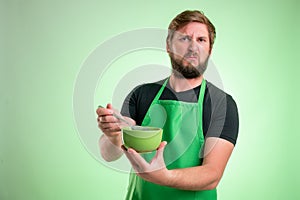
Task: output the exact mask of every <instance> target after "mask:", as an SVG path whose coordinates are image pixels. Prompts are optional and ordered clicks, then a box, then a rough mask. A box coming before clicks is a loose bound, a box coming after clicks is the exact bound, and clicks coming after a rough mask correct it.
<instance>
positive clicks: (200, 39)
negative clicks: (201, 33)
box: [198, 37, 207, 42]
mask: <svg viewBox="0 0 300 200" xmlns="http://www.w3.org/2000/svg"><path fill="white" fill-rule="evenodd" d="M198 41H199V42H206V41H207V39H206V38H202V37H201V38H199V39H198Z"/></svg>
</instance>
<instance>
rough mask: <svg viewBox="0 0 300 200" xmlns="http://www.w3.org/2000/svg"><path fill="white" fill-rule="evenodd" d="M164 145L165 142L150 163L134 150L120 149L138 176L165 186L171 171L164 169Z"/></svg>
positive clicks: (165, 143)
mask: <svg viewBox="0 0 300 200" xmlns="http://www.w3.org/2000/svg"><path fill="white" fill-rule="evenodd" d="M166 145H167V142H165V141H164V142H161V143H160V145H159V147H158V149H157V152H156V154H155V156H154V158H153V159H152V160H151V161H150V163H148V162H147V161H146V160H145V159H144V158H143V157H142V156H141V155H140V154H139V153H137V152H136V151H135V150H134V149H132V148H129V149H127V150H126V149H125V147H124V146H123V147H122V148H123V150H124V153H125V155H126V156H127V158H128V160H129V161H130V163H131V165H132V167H133V169H134V170H135V172H136V174H137V175H138V176H140V177H141V178H143V179H145V180H146V181H149V182H152V183H156V184H159V185H166V184H167V182H168V181H169V180H170V176H171V171H169V170H168V169H167V168H166V165H165V161H164V157H163V154H164V148H165V146H166Z"/></svg>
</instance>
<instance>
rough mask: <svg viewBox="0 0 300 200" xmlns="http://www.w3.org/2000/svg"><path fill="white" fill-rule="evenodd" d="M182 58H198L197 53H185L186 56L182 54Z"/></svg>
mask: <svg viewBox="0 0 300 200" xmlns="http://www.w3.org/2000/svg"><path fill="white" fill-rule="evenodd" d="M183 57H185V58H187V57H198V58H199V53H197V52H187V53H186V54H184V56H183Z"/></svg>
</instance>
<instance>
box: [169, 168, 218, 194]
mask: <svg viewBox="0 0 300 200" xmlns="http://www.w3.org/2000/svg"><path fill="white" fill-rule="evenodd" d="M169 176H170V178H169V179H167V180H168V181H167V182H166V183H165V185H166V186H169V187H173V188H177V189H181V190H194V191H196V190H211V189H214V188H216V186H217V185H218V183H219V181H220V179H221V176H222V174H220V173H218V172H217V170H216V169H214V168H212V167H209V166H197V167H191V168H182V169H173V170H169Z"/></svg>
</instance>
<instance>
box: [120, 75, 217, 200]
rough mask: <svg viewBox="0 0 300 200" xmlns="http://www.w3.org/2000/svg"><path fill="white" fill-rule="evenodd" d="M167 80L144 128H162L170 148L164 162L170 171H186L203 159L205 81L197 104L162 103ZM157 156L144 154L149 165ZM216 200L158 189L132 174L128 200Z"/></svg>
mask: <svg viewBox="0 0 300 200" xmlns="http://www.w3.org/2000/svg"><path fill="white" fill-rule="evenodd" d="M167 82H168V79H167V80H166V81H165V82H164V84H163V86H162V87H161V88H160V90H159V92H158V93H157V95H156V96H155V98H154V100H153V101H152V103H151V105H150V107H149V109H148V111H147V113H146V115H145V118H144V120H143V122H142V126H155V127H161V128H163V138H162V140H163V141H167V142H168V145H167V146H166V147H165V150H164V160H165V163H166V166H167V168H168V169H175V168H186V167H193V166H199V165H201V162H200V155H201V149H202V147H203V144H204V136H203V130H202V110H203V109H202V105H203V99H204V93H205V88H206V81H205V80H203V81H202V84H201V89H200V93H199V98H198V103H189V102H180V101H175V100H159V98H160V96H161V94H162V92H163V90H164V88H165V87H166V84H167ZM155 153H156V152H152V153H148V154H142V156H143V157H144V158H145V159H146V160H148V161H150V160H151V159H152V158H153V156H154V155H155ZM132 199H133V200H159V199H172V200H176V199H178V200H182V199H184V200H200V199H201V200H216V199H217V192H216V189H214V190H203V191H188V190H179V189H175V188H171V187H166V186H161V185H157V184H154V183H151V182H148V181H145V180H144V179H142V178H140V177H139V176H137V175H136V174H135V173H131V174H130V179H129V186H128V193H127V196H126V200H132Z"/></svg>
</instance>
